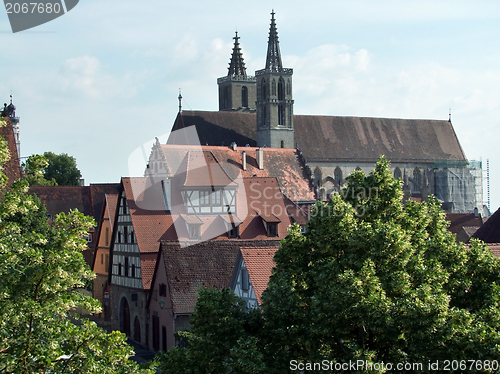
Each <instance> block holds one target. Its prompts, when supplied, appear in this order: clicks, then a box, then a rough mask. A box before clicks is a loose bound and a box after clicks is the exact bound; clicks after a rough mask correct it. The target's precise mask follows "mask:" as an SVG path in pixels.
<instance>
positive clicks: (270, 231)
mask: <svg viewBox="0 0 500 374" xmlns="http://www.w3.org/2000/svg"><path fill="white" fill-rule="evenodd" d="M267 236H268V237H270V238H273V237H276V236H278V224H277V223H274V222H269V223H268V224H267Z"/></svg>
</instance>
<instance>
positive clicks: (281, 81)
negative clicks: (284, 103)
mask: <svg viewBox="0 0 500 374" xmlns="http://www.w3.org/2000/svg"><path fill="white" fill-rule="evenodd" d="M278 100H285V80H284V79H283V78H281V77H280V79H279V81H278Z"/></svg>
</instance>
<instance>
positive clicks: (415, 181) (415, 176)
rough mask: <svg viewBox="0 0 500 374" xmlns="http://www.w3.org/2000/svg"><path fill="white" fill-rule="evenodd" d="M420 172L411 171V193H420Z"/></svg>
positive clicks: (416, 170)
mask: <svg viewBox="0 0 500 374" xmlns="http://www.w3.org/2000/svg"><path fill="white" fill-rule="evenodd" d="M420 179H421V178H420V170H418V168H415V169H414V170H413V192H420Z"/></svg>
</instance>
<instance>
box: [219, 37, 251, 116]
mask: <svg viewBox="0 0 500 374" xmlns="http://www.w3.org/2000/svg"><path fill="white" fill-rule="evenodd" d="M233 39H234V45H233V53H232V54H231V60H230V61H229V67H228V72H227V75H226V76H225V77H221V78H219V79H217V85H218V86H219V110H247V111H252V110H255V100H256V85H255V77H252V76H248V75H247V69H246V67H245V62H244V61H243V54H242V53H241V47H240V42H239V40H240V37H239V36H238V31H236V35H235V36H234V38H233Z"/></svg>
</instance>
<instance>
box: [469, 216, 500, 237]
mask: <svg viewBox="0 0 500 374" xmlns="http://www.w3.org/2000/svg"><path fill="white" fill-rule="evenodd" d="M472 237H473V238H476V239H480V240H482V241H483V242H485V243H500V208H499V209H497V211H496V212H495V213H493V215H492V216H491V217H490V218H488V220H487V221H486V222H485V223H484V224H483V225H482V226H481V227H480V228H479V229H478V230H477V231H476V232H475V233H474V235H472Z"/></svg>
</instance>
